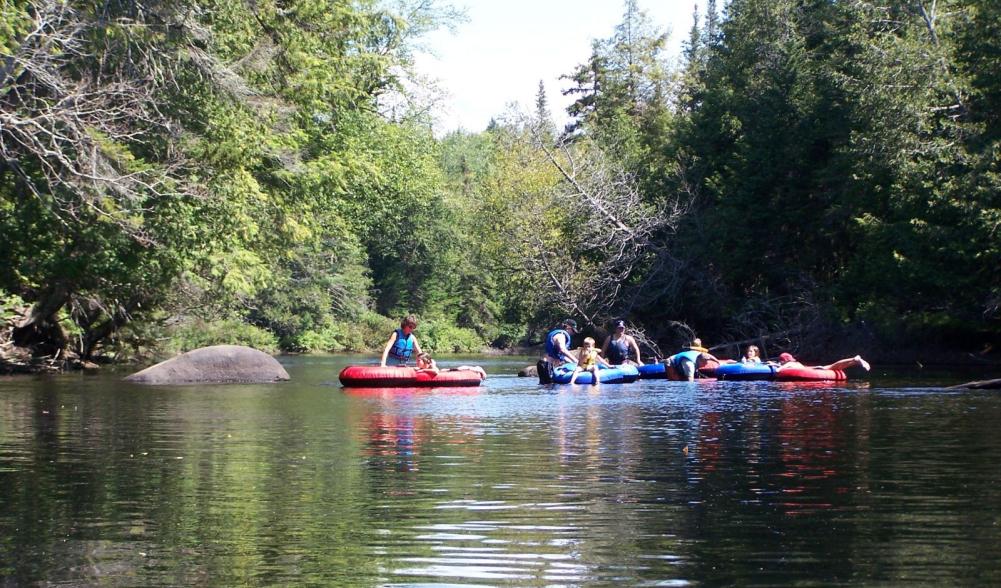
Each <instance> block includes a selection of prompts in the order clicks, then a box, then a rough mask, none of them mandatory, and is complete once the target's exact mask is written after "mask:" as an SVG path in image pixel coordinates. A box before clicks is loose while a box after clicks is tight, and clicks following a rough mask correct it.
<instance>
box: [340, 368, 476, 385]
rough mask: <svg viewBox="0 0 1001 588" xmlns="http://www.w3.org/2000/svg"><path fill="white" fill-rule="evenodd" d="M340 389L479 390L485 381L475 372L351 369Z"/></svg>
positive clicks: (341, 375) (343, 376)
mask: <svg viewBox="0 0 1001 588" xmlns="http://www.w3.org/2000/svg"><path fill="white" fill-rule="evenodd" d="M338 378H339V379H340V381H341V385H343V386H346V387H358V388H414V387H420V388H428V387H440V386H479V385H480V382H482V381H483V379H482V378H481V377H480V374H479V373H478V372H474V371H472V370H442V371H440V372H438V373H437V374H435V373H434V372H429V371H424V370H417V369H415V368H412V367H379V366H375V365H349V366H348V367H346V368H344V369H343V370H341V374H340V376H338Z"/></svg>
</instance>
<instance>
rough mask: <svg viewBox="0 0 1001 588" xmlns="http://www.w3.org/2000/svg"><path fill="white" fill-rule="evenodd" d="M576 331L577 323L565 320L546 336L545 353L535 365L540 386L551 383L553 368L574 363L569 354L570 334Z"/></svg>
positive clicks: (574, 359) (574, 360) (573, 358)
mask: <svg viewBox="0 0 1001 588" xmlns="http://www.w3.org/2000/svg"><path fill="white" fill-rule="evenodd" d="M576 330H577V322H576V321H574V320H573V319H566V320H564V321H563V322H562V323H560V326H559V327H556V328H554V329H552V330H551V331H549V332H548V333H547V334H546V340H545V345H544V347H545V353H544V355H543V356H542V359H540V360H539V361H538V362H537V363H536V364H535V368H536V371H537V372H538V375H539V383H540V384H550V383H552V381H553V368H555V367H556V366H558V365H562V364H564V363H573V362H576V358H575V357H574V356H573V355H571V354H570V341H571V337H572V333H573V332H574V331H576Z"/></svg>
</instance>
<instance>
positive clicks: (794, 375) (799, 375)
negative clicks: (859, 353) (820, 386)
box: [775, 367, 848, 382]
mask: <svg viewBox="0 0 1001 588" xmlns="http://www.w3.org/2000/svg"><path fill="white" fill-rule="evenodd" d="M775 379H776V380H778V381H779V382H808V381H814V380H828V381H830V380H847V379H848V378H847V377H846V376H845V372H843V371H841V370H825V369H824V368H809V367H808V368H787V369H780V370H778V371H776V372H775Z"/></svg>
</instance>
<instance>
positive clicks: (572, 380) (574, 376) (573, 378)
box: [570, 366, 580, 384]
mask: <svg viewBox="0 0 1001 588" xmlns="http://www.w3.org/2000/svg"><path fill="white" fill-rule="evenodd" d="M579 373H580V366H577V367H575V368H574V370H573V374H571V375H570V383H571V384H576V383H577V374H579Z"/></svg>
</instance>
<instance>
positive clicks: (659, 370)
mask: <svg viewBox="0 0 1001 588" xmlns="http://www.w3.org/2000/svg"><path fill="white" fill-rule="evenodd" d="M620 367H621V366H620ZM718 367H719V363H717V362H715V361H711V360H710V361H708V362H706V365H704V366H702V367H700V368H699V371H698V374H697V376H698V377H706V378H714V377H716V369H717V368H718ZM636 369H637V370H638V371H639V374H640V378H641V379H643V380H675V381H682V380H684V379H685V377H684V376H683V375H681V374H680V373H678V371H677V370H676V369H674V366H669V365H667V364H665V363H664V362H662V361H658V362H657V363H648V364H645V365H641V366H638V367H637V368H636Z"/></svg>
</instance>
